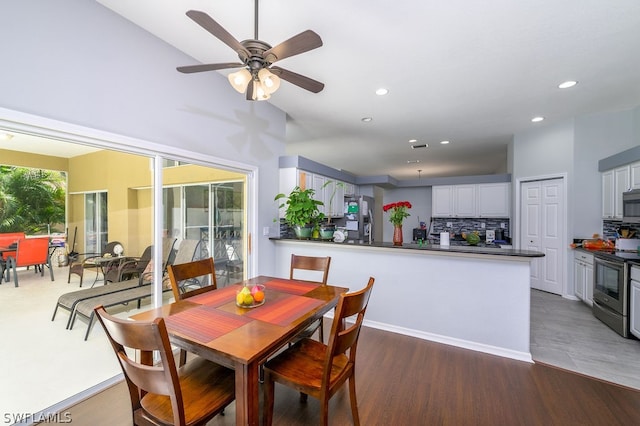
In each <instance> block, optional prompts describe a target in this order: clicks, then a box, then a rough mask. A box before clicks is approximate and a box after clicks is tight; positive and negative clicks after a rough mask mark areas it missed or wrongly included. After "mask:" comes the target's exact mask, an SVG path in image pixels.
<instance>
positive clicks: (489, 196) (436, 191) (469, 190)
mask: <svg viewBox="0 0 640 426" xmlns="http://www.w3.org/2000/svg"><path fill="white" fill-rule="evenodd" d="M509 190H510V184H509V183H508V182H501V183H487V184H469V185H436V186H433V187H432V189H431V208H432V213H431V215H432V216H433V217H505V218H507V217H510V215H509V211H510V205H509Z"/></svg>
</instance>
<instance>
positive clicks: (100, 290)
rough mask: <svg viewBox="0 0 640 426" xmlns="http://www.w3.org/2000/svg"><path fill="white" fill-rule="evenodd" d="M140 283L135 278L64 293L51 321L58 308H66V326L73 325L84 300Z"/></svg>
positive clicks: (59, 298)
mask: <svg viewBox="0 0 640 426" xmlns="http://www.w3.org/2000/svg"><path fill="white" fill-rule="evenodd" d="M139 285H140V280H139V279H138V278H135V279H131V280H126V281H120V282H117V283H111V284H109V285H103V286H100V287H92V288H85V289H82V290H76V291H71V292H69V293H64V294H62V295H60V297H58V303H57V304H56V308H55V309H54V311H53V316H52V317H51V321H53V320H55V318H56V313H57V312H58V308H62V309H66V310H67V311H69V319H68V320H67V327H66V328H69V326H70V325H71V319H72V318H73V311H74V310H75V308H76V305H77V304H78V303H80V302H82V301H83V300H87V299H92V298H95V297H99V296H104V295H105V294H111V293H117V292H119V291H123V290H129V289H130V288H135V287H138V286H139Z"/></svg>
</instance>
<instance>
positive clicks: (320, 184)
mask: <svg viewBox="0 0 640 426" xmlns="http://www.w3.org/2000/svg"><path fill="white" fill-rule="evenodd" d="M326 182H327V179H326V178H325V177H324V176H321V175H316V174H314V175H313V186H312V187H311V188H312V189H313V190H314V195H313V198H315V199H316V200H318V201H322V202H323V203H324V204H323V205H321V206H318V210H320V213H324V214H325V215H326V214H328V213H327V211H328V208H329V207H328V205H327V203H326V201H325V200H326V197H325V193H326V192H327V191H326V188H325V186H324V184H325V183H326Z"/></svg>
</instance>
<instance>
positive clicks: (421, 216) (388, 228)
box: [382, 186, 431, 244]
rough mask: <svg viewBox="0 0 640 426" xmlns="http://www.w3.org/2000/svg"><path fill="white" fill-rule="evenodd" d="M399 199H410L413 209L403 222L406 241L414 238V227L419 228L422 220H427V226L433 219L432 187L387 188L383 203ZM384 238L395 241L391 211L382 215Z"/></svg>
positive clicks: (403, 235)
mask: <svg viewBox="0 0 640 426" xmlns="http://www.w3.org/2000/svg"><path fill="white" fill-rule="evenodd" d="M398 201H409V202H410V203H411V206H412V207H411V209H410V210H409V214H410V215H411V216H409V217H408V218H406V219H405V220H404V223H403V224H402V238H403V240H404V243H405V244H407V243H410V242H411V241H412V240H413V228H418V227H419V226H420V222H425V223H426V224H427V227H428V226H429V221H430V220H431V187H430V186H428V187H426V186H425V187H416V188H397V189H385V190H384V198H383V203H382V205H385V204H389V203H395V202H398ZM382 240H383V242H386V243H390V242H391V241H393V225H392V224H391V222H389V213H383V215H382Z"/></svg>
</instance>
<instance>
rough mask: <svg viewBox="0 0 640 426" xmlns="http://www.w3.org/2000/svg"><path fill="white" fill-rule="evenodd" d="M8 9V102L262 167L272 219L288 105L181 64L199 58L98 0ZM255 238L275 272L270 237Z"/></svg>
mask: <svg viewBox="0 0 640 426" xmlns="http://www.w3.org/2000/svg"><path fill="white" fill-rule="evenodd" d="M0 16H2V17H3V19H2V21H3V24H2V25H0V40H2V58H3V59H2V67H0V94H1V95H0V107H3V108H6V109H9V110H12V111H19V112H24V113H28V114H32V115H35V116H38V117H44V118H49V119H55V120H58V121H61V122H65V123H72V124H78V125H81V126H84V127H87V128H91V129H99V130H104V131H107V132H111V133H115V134H118V135H123V136H128V137H134V138H137V139H141V140H144V141H149V142H153V143H156V144H159V145H164V146H166V147H180V148H183V149H185V150H188V151H190V152H192V153H193V155H194V157H195V158H198V155H199V154H206V155H208V156H214V157H218V158H222V159H228V160H233V161H238V162H242V163H244V164H249V165H252V166H258V167H259V179H260V182H259V183H260V186H259V188H258V194H259V205H258V209H257V211H258V212H259V217H258V228H259V229H262V227H263V226H272V218H273V217H274V212H273V209H272V208H271V207H272V204H273V203H272V200H273V196H274V194H276V193H277V192H278V157H279V156H281V155H284V138H285V124H286V122H285V120H286V118H285V114H284V113H283V112H282V111H280V110H278V109H277V108H275V107H273V106H271V105H269V104H268V103H263V102H260V103H258V102H247V101H246V100H245V99H244V97H243V96H241V95H239V94H238V93H236V92H235V91H233V90H231V89H230V87H229V84H228V82H227V81H226V79H225V78H224V76H221V75H220V74H218V73H215V72H211V73H201V74H194V75H185V74H181V73H179V72H177V71H176V69H175V68H176V66H179V65H185V64H190V63H193V62H194V60H193V58H190V57H189V56H187V55H185V54H183V53H181V52H179V51H177V50H176V49H174V48H172V47H170V46H169V45H167V44H166V43H165V42H163V41H161V40H159V39H157V38H155V37H153V36H152V35H150V34H149V33H148V32H146V31H144V30H143V29H141V28H139V27H137V26H135V25H133V24H132V23H130V22H129V21H127V20H125V19H124V18H122V17H120V16H119V15H116V14H114V13H113V12H111V11H110V10H108V9H106V8H104V7H103V6H101V5H99V4H97V3H95V2H93V1H82V0H47V1H38V0H20V1H3V2H0ZM168 151H169V152H170V151H171V149H170V148H169V149H168ZM261 206H263V207H261ZM253 241H254V244H255V242H257V243H258V250H259V253H260V256H259V261H260V263H259V265H258V271H259V272H261V273H266V274H268V273H271V271H272V270H273V262H274V259H273V255H272V253H271V252H270V251H269V250H267V249H266V244H267V242H268V239H267V237H262V236H261V235H260V236H258V237H257V238H254V239H253Z"/></svg>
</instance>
